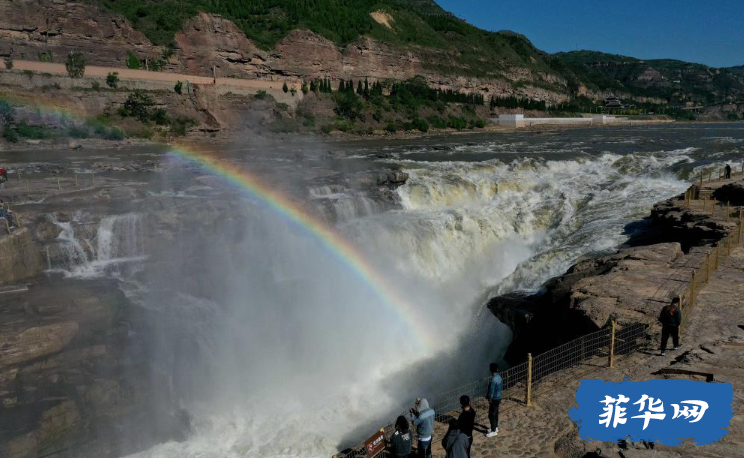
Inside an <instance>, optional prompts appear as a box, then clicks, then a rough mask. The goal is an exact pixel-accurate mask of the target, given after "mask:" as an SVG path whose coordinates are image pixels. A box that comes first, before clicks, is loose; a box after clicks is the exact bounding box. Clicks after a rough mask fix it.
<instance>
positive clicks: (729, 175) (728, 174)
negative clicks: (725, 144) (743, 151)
mask: <svg viewBox="0 0 744 458" xmlns="http://www.w3.org/2000/svg"><path fill="white" fill-rule="evenodd" d="M725 171H726V179H727V180H730V179H731V165H729V164H726V168H725Z"/></svg>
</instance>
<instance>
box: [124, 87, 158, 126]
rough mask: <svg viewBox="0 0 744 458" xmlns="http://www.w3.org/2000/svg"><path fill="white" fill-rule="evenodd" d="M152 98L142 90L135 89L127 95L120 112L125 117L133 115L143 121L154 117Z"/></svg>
mask: <svg viewBox="0 0 744 458" xmlns="http://www.w3.org/2000/svg"><path fill="white" fill-rule="evenodd" d="M153 105H154V103H153V101H152V98H151V97H150V96H149V95H148V94H145V93H144V92H142V91H134V92H132V93H131V94H129V96H128V97H127V100H126V101H125V102H124V105H123V106H122V107H121V108H119V114H120V115H121V116H123V117H127V116H132V117H134V118H137V119H139V120H140V121H142V122H147V121H149V120H150V119H151V117H152V109H151V108H152V106H153Z"/></svg>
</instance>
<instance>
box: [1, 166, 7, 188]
mask: <svg viewBox="0 0 744 458" xmlns="http://www.w3.org/2000/svg"><path fill="white" fill-rule="evenodd" d="M6 181H8V171H7V170H5V169H4V168H2V167H0V190H2V189H5V182H6Z"/></svg>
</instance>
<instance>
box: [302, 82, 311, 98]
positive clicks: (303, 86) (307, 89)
mask: <svg viewBox="0 0 744 458" xmlns="http://www.w3.org/2000/svg"><path fill="white" fill-rule="evenodd" d="M308 92H310V88H308V86H307V83H306V82H304V81H303V82H302V93H303V94H305V95H307V93H308Z"/></svg>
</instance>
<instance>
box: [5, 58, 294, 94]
mask: <svg viewBox="0 0 744 458" xmlns="http://www.w3.org/2000/svg"><path fill="white" fill-rule="evenodd" d="M13 69H14V70H21V71H23V70H29V71H32V72H38V73H51V74H53V75H67V69H66V68H65V66H64V64H55V63H50V62H35V61H29V60H16V61H14V63H13ZM112 72H118V73H119V78H121V79H124V80H140V81H157V82H170V83H174V84H175V83H176V82H177V81H188V82H190V83H192V84H215V80H214V79H213V78H210V77H207V76H196V75H186V74H183V73H165V72H151V71H147V70H132V69H129V68H118V67H97V66H95V65H89V66H87V67H85V77H87V78H106V75H108V74H109V73H112ZM285 82H286V83H287V86H289V87H290V88H292V87H294V88H295V89H297V90H299V89H300V85H299V83H297V82H296V81H294V82H293V81H290V80H286V81H285V80H279V81H266V80H246V79H237V78H217V81H216V84H217V85H218V86H229V87H239V88H248V89H263V90H268V89H272V90H281V89H282V85H283V84H284V83H285Z"/></svg>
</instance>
